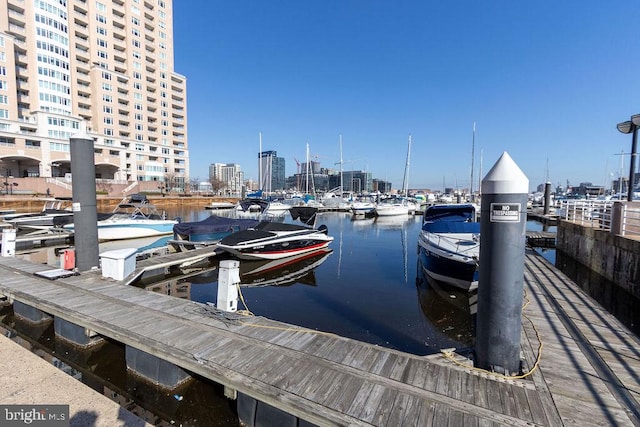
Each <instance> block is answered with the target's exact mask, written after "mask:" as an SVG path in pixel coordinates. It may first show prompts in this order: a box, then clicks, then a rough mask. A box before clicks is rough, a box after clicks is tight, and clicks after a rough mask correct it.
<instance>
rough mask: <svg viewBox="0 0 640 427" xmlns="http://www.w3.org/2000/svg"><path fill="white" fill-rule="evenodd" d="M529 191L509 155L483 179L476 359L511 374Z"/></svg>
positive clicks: (516, 356) (516, 358) (515, 368)
mask: <svg viewBox="0 0 640 427" xmlns="http://www.w3.org/2000/svg"><path fill="white" fill-rule="evenodd" d="M528 187H529V180H528V179H527V177H526V176H525V175H524V173H523V172H522V171H521V170H520V168H519V167H518V166H517V165H516V163H515V162H514V161H513V160H512V159H511V157H510V156H509V154H507V153H506V152H504V153H503V154H502V156H500V158H499V159H498V161H497V162H496V164H495V165H494V166H493V168H491V170H490V171H489V172H488V173H487V175H486V176H485V178H484V179H483V180H482V202H481V215H480V220H481V222H480V280H479V284H478V315H477V328H476V331H477V332H476V356H477V361H478V367H480V368H482V369H486V370H492V371H496V372H500V373H504V374H507V375H510V374H513V373H518V372H519V370H520V330H521V327H522V320H521V317H522V300H523V289H524V260H525V232H526V220H527V211H526V206H527V193H528Z"/></svg>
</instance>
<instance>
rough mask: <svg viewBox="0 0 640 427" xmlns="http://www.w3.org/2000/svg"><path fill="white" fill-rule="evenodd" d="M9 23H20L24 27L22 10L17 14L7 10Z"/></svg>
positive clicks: (15, 11) (14, 11)
mask: <svg viewBox="0 0 640 427" xmlns="http://www.w3.org/2000/svg"><path fill="white" fill-rule="evenodd" d="M9 22H15V23H20V24H22V25H23V26H24V25H25V24H26V22H25V16H24V10H23V11H22V12H19V11H17V10H13V9H9Z"/></svg>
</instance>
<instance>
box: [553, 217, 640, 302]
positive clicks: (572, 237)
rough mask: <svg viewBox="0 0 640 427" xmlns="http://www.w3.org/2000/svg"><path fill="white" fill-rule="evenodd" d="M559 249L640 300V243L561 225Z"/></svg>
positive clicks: (590, 228) (603, 232)
mask: <svg viewBox="0 0 640 427" xmlns="http://www.w3.org/2000/svg"><path fill="white" fill-rule="evenodd" d="M556 248H557V249H558V250H560V251H562V252H564V253H565V254H567V255H568V256H570V257H571V258H573V259H575V260H576V261H578V262H579V263H580V264H583V265H585V266H586V267H588V268H589V269H591V270H592V271H594V272H596V273H598V274H600V275H601V276H603V277H605V278H606V279H607V280H610V281H611V282H613V283H615V284H617V285H618V286H620V287H621V288H622V289H624V290H626V291H627V292H629V293H631V294H632V295H634V296H635V297H636V298H639V299H640V241H638V240H634V239H630V238H626V237H621V236H617V235H614V234H612V233H610V232H609V231H604V230H600V229H596V228H592V227H585V226H583V225H579V224H575V223H573V222H570V221H559V223H558V233H557V238H556Z"/></svg>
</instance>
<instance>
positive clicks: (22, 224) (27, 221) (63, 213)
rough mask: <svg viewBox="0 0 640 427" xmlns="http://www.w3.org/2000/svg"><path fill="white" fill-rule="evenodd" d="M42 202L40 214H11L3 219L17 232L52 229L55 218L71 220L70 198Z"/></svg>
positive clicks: (71, 200)
mask: <svg viewBox="0 0 640 427" xmlns="http://www.w3.org/2000/svg"><path fill="white" fill-rule="evenodd" d="M43 201H44V206H43V207H42V210H41V211H40V212H33V213H19V214H11V215H6V216H5V217H4V218H3V219H4V221H5V222H7V223H9V224H11V225H13V226H14V227H15V228H17V229H18V230H48V229H49V228H51V227H53V225H54V220H56V218H58V219H62V218H73V211H72V210H71V204H72V202H73V199H72V198H71V197H49V198H45V199H43Z"/></svg>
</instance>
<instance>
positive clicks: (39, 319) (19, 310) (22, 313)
mask: <svg viewBox="0 0 640 427" xmlns="http://www.w3.org/2000/svg"><path fill="white" fill-rule="evenodd" d="M13 312H14V314H16V315H17V316H19V317H21V318H23V319H25V320H27V321H29V322H31V323H43V322H48V321H50V320H51V319H52V318H53V317H51V316H50V315H49V314H47V313H45V312H44V311H42V310H38V309H37V308H35V307H31V306H30V305H27V304H25V303H22V302H20V301H14V302H13Z"/></svg>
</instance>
